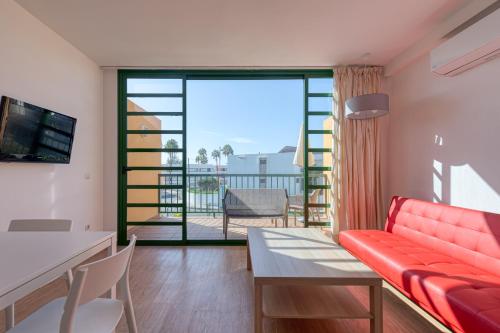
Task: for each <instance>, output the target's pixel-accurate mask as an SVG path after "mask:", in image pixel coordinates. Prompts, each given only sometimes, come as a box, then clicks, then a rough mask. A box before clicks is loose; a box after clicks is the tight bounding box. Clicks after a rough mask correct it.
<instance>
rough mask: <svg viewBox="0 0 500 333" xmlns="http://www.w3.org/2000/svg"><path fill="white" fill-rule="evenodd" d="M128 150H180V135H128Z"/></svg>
mask: <svg viewBox="0 0 500 333" xmlns="http://www.w3.org/2000/svg"><path fill="white" fill-rule="evenodd" d="M127 147H128V148H182V135H177V134H128V135H127Z"/></svg>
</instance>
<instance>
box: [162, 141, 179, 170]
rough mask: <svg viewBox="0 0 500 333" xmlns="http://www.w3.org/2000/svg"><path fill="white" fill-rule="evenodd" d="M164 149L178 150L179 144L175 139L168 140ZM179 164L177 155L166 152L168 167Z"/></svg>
mask: <svg viewBox="0 0 500 333" xmlns="http://www.w3.org/2000/svg"><path fill="white" fill-rule="evenodd" d="M165 148H166V149H179V144H178V143H177V141H176V140H175V139H170V140H168V141H167V143H166V144H165ZM178 162H179V159H178V158H177V153H175V152H168V160H167V163H168V164H169V165H173V164H176V163H178Z"/></svg>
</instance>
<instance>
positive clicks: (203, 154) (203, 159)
mask: <svg viewBox="0 0 500 333" xmlns="http://www.w3.org/2000/svg"><path fill="white" fill-rule="evenodd" d="M195 161H196V163H201V164H207V163H208V157H207V150H206V149H205V148H200V149H199V150H198V156H196V159H195Z"/></svg>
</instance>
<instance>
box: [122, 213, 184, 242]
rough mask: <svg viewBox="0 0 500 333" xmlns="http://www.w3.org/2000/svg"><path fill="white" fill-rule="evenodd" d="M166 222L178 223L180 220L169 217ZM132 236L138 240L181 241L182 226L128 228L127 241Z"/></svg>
mask: <svg viewBox="0 0 500 333" xmlns="http://www.w3.org/2000/svg"><path fill="white" fill-rule="evenodd" d="M168 220H169V221H170V220H178V222H180V220H181V219H180V218H174V217H169V218H168ZM171 222H172V221H171ZM132 235H136V236H137V239H138V240H167V241H168V240H182V226H141V225H132V226H128V227H127V239H130V237H131V236H132Z"/></svg>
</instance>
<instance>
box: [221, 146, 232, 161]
mask: <svg viewBox="0 0 500 333" xmlns="http://www.w3.org/2000/svg"><path fill="white" fill-rule="evenodd" d="M222 155H224V156H225V157H226V164H227V159H228V157H229V155H234V151H233V147H231V145H228V144H226V145H224V147H222Z"/></svg>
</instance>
